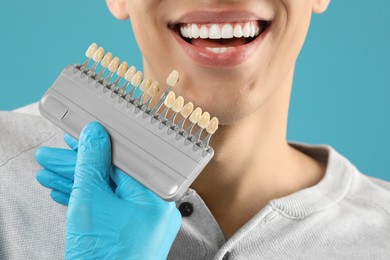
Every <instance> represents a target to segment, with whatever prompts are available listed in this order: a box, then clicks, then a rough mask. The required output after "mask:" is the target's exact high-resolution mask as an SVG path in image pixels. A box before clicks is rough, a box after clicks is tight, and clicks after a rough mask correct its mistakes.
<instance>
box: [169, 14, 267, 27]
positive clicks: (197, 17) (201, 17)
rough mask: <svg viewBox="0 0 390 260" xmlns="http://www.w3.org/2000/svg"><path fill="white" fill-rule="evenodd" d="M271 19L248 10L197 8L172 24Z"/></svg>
mask: <svg viewBox="0 0 390 260" xmlns="http://www.w3.org/2000/svg"><path fill="white" fill-rule="evenodd" d="M255 20H261V21H270V20H271V18H270V17H266V15H265V14H264V15H259V14H255V13H253V12H248V11H237V10H215V11H214V10H197V11H191V12H188V13H185V14H183V15H182V16H180V17H179V18H178V19H176V20H175V21H173V22H171V23H170V25H176V24H180V23H197V24H208V23H234V22H247V21H255Z"/></svg>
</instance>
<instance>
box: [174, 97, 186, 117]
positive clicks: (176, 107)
mask: <svg viewBox="0 0 390 260" xmlns="http://www.w3.org/2000/svg"><path fill="white" fill-rule="evenodd" d="M183 106H184V98H183V97H182V96H179V97H177V98H176V100H175V103H174V104H173V106H172V110H173V111H175V112H176V113H178V112H180V110H181V109H182V108H183Z"/></svg>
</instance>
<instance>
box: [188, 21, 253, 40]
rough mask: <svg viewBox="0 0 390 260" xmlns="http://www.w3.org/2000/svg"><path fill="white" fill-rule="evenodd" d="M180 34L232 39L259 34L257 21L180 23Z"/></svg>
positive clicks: (193, 37) (191, 36) (191, 37)
mask: <svg viewBox="0 0 390 260" xmlns="http://www.w3.org/2000/svg"><path fill="white" fill-rule="evenodd" d="M180 34H181V36H183V37H184V38H189V39H197V38H201V39H233V38H241V37H244V38H249V37H255V36H258V35H259V34H260V27H259V23H258V22H257V21H249V22H242V23H219V24H195V23H193V24H181V25H180Z"/></svg>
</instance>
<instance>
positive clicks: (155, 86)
mask: <svg viewBox="0 0 390 260" xmlns="http://www.w3.org/2000/svg"><path fill="white" fill-rule="evenodd" d="M159 91H160V84H159V83H158V82H157V81H153V83H152V84H151V86H150V88H149V89H148V91H147V93H146V94H148V95H149V96H151V97H154V96H155V95H157V93H158V92H159Z"/></svg>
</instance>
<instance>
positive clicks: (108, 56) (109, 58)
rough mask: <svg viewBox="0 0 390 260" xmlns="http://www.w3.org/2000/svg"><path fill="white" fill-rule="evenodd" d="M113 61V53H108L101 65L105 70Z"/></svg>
mask: <svg viewBox="0 0 390 260" xmlns="http://www.w3.org/2000/svg"><path fill="white" fill-rule="evenodd" d="M111 61H112V53H111V52H107V53H106V55H104V57H103V60H102V61H101V62H100V65H102V66H103V67H104V68H107V67H108V65H110V62H111Z"/></svg>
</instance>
